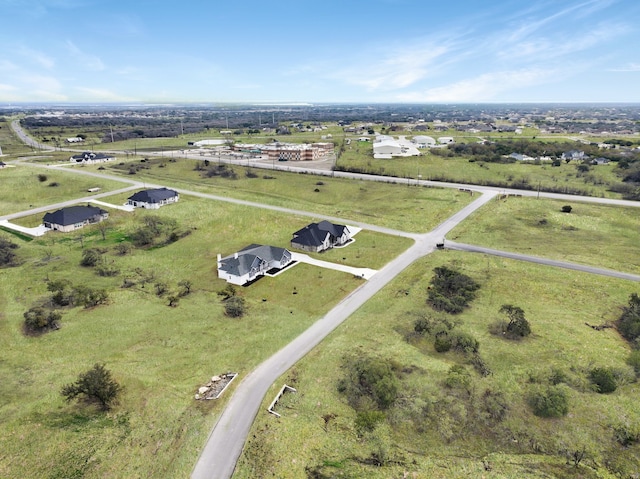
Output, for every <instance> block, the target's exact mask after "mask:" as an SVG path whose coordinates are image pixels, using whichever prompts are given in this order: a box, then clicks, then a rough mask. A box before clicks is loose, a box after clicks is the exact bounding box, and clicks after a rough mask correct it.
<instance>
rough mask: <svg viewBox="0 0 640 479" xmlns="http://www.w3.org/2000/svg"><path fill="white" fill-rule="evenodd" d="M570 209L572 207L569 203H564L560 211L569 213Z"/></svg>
mask: <svg viewBox="0 0 640 479" xmlns="http://www.w3.org/2000/svg"><path fill="white" fill-rule="evenodd" d="M572 209H573V208H572V207H571V206H570V205H564V206H563V207H562V209H561V210H560V211H562V212H563V213H571V210H572Z"/></svg>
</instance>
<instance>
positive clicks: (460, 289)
mask: <svg viewBox="0 0 640 479" xmlns="http://www.w3.org/2000/svg"><path fill="white" fill-rule="evenodd" d="M433 271H434V273H435V275H434V276H433V278H432V279H431V282H430V284H431V287H430V288H429V294H428V300H427V302H428V303H429V304H430V305H431V307H432V308H433V309H435V310H436V311H446V312H447V313H450V314H457V313H461V312H462V311H463V309H464V308H466V307H467V306H468V305H469V303H470V302H471V301H472V300H473V299H474V298H475V297H476V293H475V292H476V290H478V289H479V288H480V285H479V284H478V283H476V282H475V281H474V280H473V279H472V278H471V277H469V276H467V275H466V274H462V273H460V272H459V271H456V270H453V269H449V268H447V267H446V266H440V267H438V268H435V269H434V270H433Z"/></svg>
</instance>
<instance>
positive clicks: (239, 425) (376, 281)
mask: <svg viewBox="0 0 640 479" xmlns="http://www.w3.org/2000/svg"><path fill="white" fill-rule="evenodd" d="M14 124H15V122H14V123H12V127H13V128H14V130H15V131H16V133H18V135H19V137H20V138H21V139H22V140H23V141H24V142H25V143H27V144H28V145H30V146H32V147H36V148H38V147H41V146H42V145H39V144H38V143H37V142H36V141H35V140H33V139H31V138H30V137H28V136H27V135H26V133H24V131H22V130H21V128H20V127H19V125H14ZM16 126H17V127H18V128H17V129H16ZM49 149H51V148H49ZM181 156H185V157H188V158H190V159H194V160H202V158H201V157H199V156H198V157H195V156H192V155H189V154H186V153H185V154H184V155H181ZM220 161H224V162H228V163H234V164H235V163H236V162H237V160H236V161H234V160H227V159H224V160H222V159H221V160H220ZM239 164H241V165H242V166H251V167H256V168H266V169H275V170H289V171H292V169H291V168H290V167H288V166H287V167H282V166H280V165H277V166H276V165H275V164H268V163H265V164H255V163H253V164H252V163H251V162H250V161H249V160H246V161H245V160H242V162H241V163H239ZM29 166H34V167H39V168H56V166H45V165H36V164H30V165H29ZM68 171H70V172H73V173H76V174H84V175H89V176H94V177H100V178H106V179H110V180H117V181H120V182H123V183H130V186H128V187H126V188H122V189H120V190H117V191H110V192H105V193H101V194H97V195H91V196H86V197H84V198H80V199H76V200H71V201H67V202H61V203H57V204H55V205H48V206H46V207H40V208H34V209H31V210H28V211H23V212H20V213H14V214H9V215H4V216H0V220H10V219H12V218H17V217H20V216H26V215H30V214H36V213H41V212H44V211H49V210H50V209H52V208H60V207H63V206H68V205H70V204H75V203H78V202H86V201H91V200H95V199H97V198H101V197H104V196H110V195H113V194H117V193H120V192H125V191H131V190H133V189H136V188H141V187H143V186H144V187H148V188H155V187H160V186H161V185H154V184H149V183H146V182H145V183H141V182H139V181H132V180H129V179H126V178H123V177H119V176H113V175H107V174H104V173H99V172H90V171H86V170H79V169H76V168H69V169H68ZM293 171H302V168H293ZM304 171H305V172H307V173H309V174H316V175H323V176H333V177H342V178H350V179H357V180H366V181H382V182H388V183H399V182H404V181H407V184H415V185H419V186H434V187H446V188H456V189H460V190H464V191H468V192H469V193H470V194H472V195H473V194H478V193H479V194H480V196H479V197H478V198H477V199H475V200H474V201H472V202H471V203H470V204H468V205H467V206H465V207H464V208H462V209H461V210H460V211H458V212H457V213H455V214H454V215H453V216H451V217H450V218H448V219H447V220H445V221H444V222H442V223H441V224H440V225H438V226H437V227H436V228H435V229H434V230H432V231H431V232H429V233H424V234H415V233H408V232H403V231H398V230H394V229H391V228H385V227H380V226H377V225H369V224H364V223H358V222H353V221H351V220H349V219H348V218H336V217H332V216H325V215H319V214H316V213H309V212H306V211H301V210H295V209H292V208H284V207H278V206H272V205H266V204H262V203H257V202H251V201H246V200H238V199H234V198H229V197H222V196H217V195H212V194H208V193H201V192H196V191H190V190H187V189H183V188H173V189H175V190H176V191H178V192H179V193H180V194H184V195H191V196H196V197H201V198H206V199H211V200H215V201H223V202H230V203H235V204H242V205H246V206H252V207H258V208H266V209H270V210H276V211H280V212H283V213H289V214H296V215H301V216H308V217H313V218H321V219H326V220H329V221H336V222H342V223H348V224H353V225H355V226H357V227H359V228H363V229H368V230H372V231H378V232H382V233H387V234H391V235H397V236H403V237H408V238H411V239H413V240H414V244H413V245H412V246H411V247H410V248H408V249H407V250H406V251H404V252H403V253H402V254H400V255H399V256H398V257H396V258H395V259H394V260H392V261H391V262H389V263H388V264H387V265H385V266H384V267H383V268H382V269H380V270H379V271H377V272H376V273H375V274H368V275H367V278H368V280H367V281H365V282H363V284H362V285H361V286H360V287H358V288H357V289H356V290H354V291H353V292H351V293H350V294H349V295H348V296H347V297H346V298H344V299H343V300H342V301H341V302H340V303H339V304H338V305H336V306H335V307H334V308H333V309H332V310H331V311H329V312H328V313H327V314H326V315H325V316H324V317H323V318H321V319H319V320H318V321H316V322H315V323H314V324H313V325H311V326H310V327H309V328H308V329H307V330H306V331H305V332H303V333H302V334H301V335H300V336H298V337H297V338H296V339H294V340H293V341H292V342H291V343H289V344H288V345H286V346H285V347H284V348H282V349H281V350H280V351H278V352H277V353H276V354H274V355H273V356H271V357H270V358H268V359H267V360H266V361H264V362H263V363H262V364H260V365H259V366H258V367H257V368H256V369H255V370H254V371H252V372H251V373H250V374H249V375H247V376H246V377H245V378H244V380H243V381H241V382H240V384H238V385H237V387H236V390H235V392H234V394H233V396H232V398H231V399H230V401H229V402H228V404H227V407H226V408H225V409H224V411H223V412H222V413H221V415H220V417H219V419H218V421H217V423H216V425H215V426H214V428H213V430H212V431H211V434H210V436H209V438H208V440H207V443H206V445H205V447H204V449H203V451H202V453H201V455H200V457H199V459H198V462H197V463H196V465H195V467H194V470H193V472H192V475H191V477H192V479H208V478H217V479H218V478H229V477H231V476H232V474H233V471H234V469H235V465H236V462H237V460H238V458H239V457H240V454H241V453H242V449H243V447H244V444H245V441H246V437H247V435H248V433H249V430H250V428H251V425H252V424H253V421H254V419H255V417H256V415H257V413H258V411H259V408H260V405H261V403H262V401H263V398H264V396H265V394H266V393H267V391H268V389H269V388H270V387H271V385H272V384H273V383H274V382H275V381H276V380H277V379H278V378H279V377H280V376H281V375H282V374H284V373H285V372H286V371H287V370H288V369H289V368H290V367H292V366H293V365H294V364H295V363H296V362H297V361H299V360H300V359H301V358H302V357H304V356H305V355H306V354H307V353H308V352H309V351H311V350H312V349H313V348H314V347H315V346H317V345H318V344H319V343H320V342H321V341H322V340H323V339H324V338H325V337H326V336H327V335H328V334H329V333H331V331H333V330H334V329H335V328H337V327H338V326H339V325H340V324H341V323H342V322H343V321H345V320H346V319H347V318H348V317H349V316H351V314H353V313H354V312H355V311H356V310H357V309H358V308H360V307H361V306H362V305H363V304H364V303H365V302H367V301H368V300H369V299H371V298H372V297H373V296H374V295H375V294H376V293H377V292H378V291H380V290H381V289H382V288H383V287H384V286H385V285H387V284H388V283H389V282H390V281H392V280H393V279H394V278H395V277H396V276H397V275H399V274H400V273H401V272H402V271H404V270H405V269H406V268H407V267H408V266H409V265H411V264H412V263H413V262H415V261H416V260H418V259H419V258H421V257H423V256H425V255H428V254H430V253H432V252H433V251H435V250H436V249H437V246H436V245H438V244H441V243H443V242H444V246H445V247H446V248H450V249H453V250H459V251H467V252H477V253H481V254H489V255H496V256H502V257H506V258H511V259H515V260H522V261H531V262H535V263H538V264H543V265H548V266H553V267H561V268H568V269H573V270H578V271H584V272H588V273H593V274H604V275H609V276H613V277H617V278H621V279H625V280H630V281H640V276H639V275H635V274H629V273H623V272H616V271H611V270H605V269H602V268H595V267H588V266H584V265H576V264H575V263H568V262H562V261H555V260H548V259H545V258H539V257H534V256H530V255H522V254H516V253H510V252H505V251H500V250H494V249H490V248H483V247H479V246H474V245H466V244H462V243H455V242H451V241H445V240H444V238H445V237H446V234H447V233H448V232H449V231H451V230H452V229H453V228H455V227H456V226H457V225H458V224H459V223H460V222H461V221H463V220H464V219H466V218H467V217H468V216H469V215H471V214H472V213H473V212H475V211H476V210H478V209H479V208H481V207H482V206H484V205H486V204H487V203H488V202H489V201H491V200H492V199H494V198H495V197H496V196H498V195H518V196H529V197H531V196H537V197H544V198H552V199H563V200H567V201H569V200H570V201H574V202H576V201H580V202H590V203H597V204H609V205H619V206H630V207H640V202H633V201H625V200H617V199H609V198H594V197H581V196H573V195H562V194H554V193H543V192H536V191H521V190H512V189H504V188H492V187H479V186H476V185H466V184H457V183H440V182H433V181H429V180H411V179H407V180H403V179H399V178H395V177H380V176H371V175H363V174H357V173H346V172H336V171H327V170H304ZM162 186H167V185H162Z"/></svg>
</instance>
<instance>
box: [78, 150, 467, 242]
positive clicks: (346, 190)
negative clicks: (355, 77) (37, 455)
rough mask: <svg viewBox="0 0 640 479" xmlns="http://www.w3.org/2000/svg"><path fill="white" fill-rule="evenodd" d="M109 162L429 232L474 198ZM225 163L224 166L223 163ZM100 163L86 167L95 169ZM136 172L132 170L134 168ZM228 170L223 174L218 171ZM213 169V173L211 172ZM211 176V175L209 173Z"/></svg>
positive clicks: (152, 178)
mask: <svg viewBox="0 0 640 479" xmlns="http://www.w3.org/2000/svg"><path fill="white" fill-rule="evenodd" d="M122 163H123V164H121V165H107V166H103V168H106V172H107V173H117V174H122V175H126V178H128V179H135V180H137V181H147V182H152V183H155V184H162V185H171V186H173V187H175V188H184V189H188V190H192V191H198V192H203V193H211V194H216V195H220V196H228V197H232V198H237V199H242V200H249V201H254V202H259V203H264V204H268V205H272V206H279V207H286V208H292V209H300V210H304V211H308V212H310V213H317V214H321V215H328V216H334V217H338V218H344V219H348V220H350V221H357V222H362V223H368V224H374V225H377V226H384V227H388V228H393V229H397V230H400V231H409V232H415V233H422V232H427V231H429V230H431V229H433V228H434V227H435V226H437V225H438V224H439V223H441V222H442V221H444V220H445V219H446V218H448V217H449V216H451V215H452V214H453V213H455V212H456V211H457V210H459V209H460V208H462V207H464V206H465V205H467V204H468V203H470V202H471V201H472V200H473V199H474V198H473V197H471V196H470V195H469V193H465V192H460V191H458V190H455V189H445V188H428V187H418V186H416V185H411V186H407V185H404V187H402V186H401V185H393V184H385V183H377V182H373V181H352V180H346V179H341V178H330V177H318V176H314V175H308V174H302V173H297V174H296V173H287V172H279V171H265V170H260V169H254V168H246V167H240V166H235V165H234V166H228V165H217V164H214V163H213V162H212V163H210V165H209V166H205V165H204V163H202V162H199V161H196V160H174V161H173V162H172V161H170V160H167V159H163V158H159V159H151V160H148V161H145V162H143V163H140V162H139V161H130V162H122ZM220 167H222V169H221V170H219V168H220ZM97 168H99V167H96V166H90V167H86V168H85V169H86V170H87V171H97ZM132 168H133V171H134V172H135V173H134V174H131V173H130V172H131V171H132ZM218 170H219V171H221V172H224V175H225V176H226V177H225V176H223V175H222V174H220V173H219V171H218ZM210 171H211V172H213V173H209V172H210ZM210 175H211V176H210Z"/></svg>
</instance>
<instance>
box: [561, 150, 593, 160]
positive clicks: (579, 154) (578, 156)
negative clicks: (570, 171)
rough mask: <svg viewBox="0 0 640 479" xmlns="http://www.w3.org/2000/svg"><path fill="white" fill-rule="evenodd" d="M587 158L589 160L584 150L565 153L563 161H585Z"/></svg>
mask: <svg viewBox="0 0 640 479" xmlns="http://www.w3.org/2000/svg"><path fill="white" fill-rule="evenodd" d="M585 158H587V157H586V156H585V154H584V151H582V150H570V151H565V152H564V153H563V154H562V159H563V160H584V159H585Z"/></svg>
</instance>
